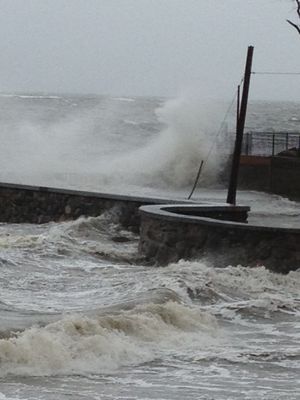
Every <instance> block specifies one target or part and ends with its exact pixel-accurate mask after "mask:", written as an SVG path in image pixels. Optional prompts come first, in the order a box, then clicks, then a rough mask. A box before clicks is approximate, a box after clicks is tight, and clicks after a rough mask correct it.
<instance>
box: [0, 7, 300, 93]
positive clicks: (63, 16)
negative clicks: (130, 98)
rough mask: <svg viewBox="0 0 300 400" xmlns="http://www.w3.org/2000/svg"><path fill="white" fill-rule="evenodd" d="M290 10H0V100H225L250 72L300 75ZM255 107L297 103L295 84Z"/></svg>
mask: <svg viewBox="0 0 300 400" xmlns="http://www.w3.org/2000/svg"><path fill="white" fill-rule="evenodd" d="M286 18H290V19H294V20H295V21H297V19H296V13H295V7H294V4H293V2H292V1H291V0H247V1H245V0H223V1H221V0H0V38H1V39H0V52H1V57H0V65H1V72H0V91H2V92H11V91H18V92H28V91H31V92H32V91H39V92H49V91H50V92H60V93H65V92H77V93H78V92H79V93H99V94H112V95H159V96H174V95H176V94H178V93H179V92H180V91H181V90H186V89H193V90H195V91H199V92H201V93H202V94H203V95H204V96H206V95H208V93H211V94H212V96H219V97H230V96H231V95H232V93H233V91H234V89H235V86H236V84H237V83H238V81H239V79H240V77H241V75H242V72H243V69H244V62H245V56H246V50H247V46H248V45H249V44H253V45H254V46H255V56H254V66H253V67H254V70H260V71H265V70H276V71H297V72H300V36H299V35H298V34H297V32H296V31H295V30H294V29H293V28H292V27H290V26H289V25H288V24H287V23H286V21H285V19H286ZM251 89H252V96H253V97H254V98H274V99H275V98H276V99H278V98H285V99H286V98H291V99H293V100H300V90H299V89H300V76H299V77H293V78H291V77H281V78H276V79H275V78H274V77H258V76H255V77H254V79H253V85H252V88H251Z"/></svg>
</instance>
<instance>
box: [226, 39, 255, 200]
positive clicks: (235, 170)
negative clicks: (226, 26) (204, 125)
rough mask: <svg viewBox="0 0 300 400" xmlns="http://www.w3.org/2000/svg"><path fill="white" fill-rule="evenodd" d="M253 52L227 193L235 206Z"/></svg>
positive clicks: (247, 73)
mask: <svg viewBox="0 0 300 400" xmlns="http://www.w3.org/2000/svg"><path fill="white" fill-rule="evenodd" d="M253 50H254V47H253V46H249V47H248V53H247V60H246V67H245V75H244V84H243V94H242V100H241V106H240V112H239V118H238V121H237V129H236V139H235V146H234V152H233V158H232V165H231V174H230V179H229V186H228V193H227V203H229V204H233V205H235V204H236V190H237V183H238V174H239V166H240V157H241V150H242V143H243V134H244V128H245V121H246V114H247V105H248V96H249V87H250V77H251V68H252V59H253Z"/></svg>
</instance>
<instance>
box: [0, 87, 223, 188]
mask: <svg viewBox="0 0 300 400" xmlns="http://www.w3.org/2000/svg"><path fill="white" fill-rule="evenodd" d="M13 100H15V101H17V100H18V102H21V103H20V104H19V103H18V107H20V110H19V111H20V112H19V115H18V118H16V119H15V118H14V117H13V115H12V116H10V117H9V118H8V119H7V120H6V121H5V123H3V126H2V132H1V139H2V143H3V145H2V153H3V157H2V159H3V164H4V165H3V172H2V175H3V177H2V180H4V181H9V180H12V181H15V182H18V183H19V182H22V183H29V184H30V183H33V184H39V185H44V186H47V185H52V186H64V187H66V186H76V187H79V188H81V189H82V188H87V187H89V188H91V187H93V189H95V190H99V191H114V192H116V191H118V192H121V191H125V192H126V191H128V187H135V188H136V190H137V191H138V189H137V188H140V189H139V190H140V191H141V190H144V189H145V188H160V189H163V190H165V191H166V190H174V189H176V190H178V189H182V188H187V187H189V186H190V185H191V183H192V182H193V180H194V178H195V175H196V173H197V169H198V167H199V164H200V162H201V160H205V166H204V169H203V174H202V176H201V181H202V184H205V185H209V184H212V183H213V182H216V180H217V177H218V173H219V171H220V169H222V164H223V161H224V157H223V156H224V145H222V150H221V154H222V155H220V152H218V146H217V145H216V135H217V133H218V131H219V129H220V125H221V122H222V119H223V117H224V110H223V106H221V105H220V103H219V104H218V103H216V102H214V103H212V102H210V101H203V100H202V99H201V100H200V99H199V98H197V97H196V96H193V95H190V94H187V95H186V94H185V95H183V96H181V97H179V98H178V99H174V100H167V101H166V102H165V103H164V104H162V101H161V100H160V99H156V100H152V101H150V100H147V99H145V100H144V102H145V104H144V103H143V102H142V101H139V102H136V101H133V102H126V101H123V100H122V101H121V100H117V99H110V98H109V97H95V98H93V99H86V98H84V97H82V98H80V97H79V98H70V99H68V102H65V101H64V99H63V98H58V99H56V98H54V99H49V98H47V99H46V100H45V103H43V106H41V105H39V112H38V113H30V112H29V111H28V110H27V109H26V107H25V105H26V104H25V103H26V101H27V102H28V101H31V102H34V101H38V100H40V99H12V101H13ZM75 101H76V103H75ZM22 102H24V104H23V103H22ZM73 103H74V105H73ZM149 105H150V106H151V107H152V109H151V110H149ZM56 108H58V109H59V110H60V112H59V113H58V115H57V114H54V115H53V109H56ZM24 110H26V112H25V111H24ZM150 111H151V112H150ZM23 113H24V115H23ZM129 117H130V121H131V122H132V123H130V124H128V120H129V119H128V118H129ZM223 144H224V140H223ZM225 153H226V151H225Z"/></svg>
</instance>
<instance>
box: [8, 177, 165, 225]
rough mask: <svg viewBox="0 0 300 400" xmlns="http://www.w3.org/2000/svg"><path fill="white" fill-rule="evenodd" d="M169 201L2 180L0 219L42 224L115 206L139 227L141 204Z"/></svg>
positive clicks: (128, 222) (95, 213)
mask: <svg viewBox="0 0 300 400" xmlns="http://www.w3.org/2000/svg"><path fill="white" fill-rule="evenodd" d="M166 203H172V201H171V200H168V199H157V198H146V197H137V196H136V197H135V196H121V195H113V194H106V193H93V192H82V191H76V190H65V189H55V188H48V187H36V186H25V185H17V184H8V183H0V204H1V207H0V222H10V223H37V224H40V223H46V222H49V221H65V220H71V219H76V218H78V217H80V216H98V215H100V214H102V213H103V212H104V211H106V210H109V209H112V208H115V209H116V210H117V212H118V216H119V221H120V223H121V224H122V225H124V226H125V227H127V228H129V229H132V230H134V231H138V229H139V225H140V215H139V212H138V209H139V207H140V206H142V205H149V204H166Z"/></svg>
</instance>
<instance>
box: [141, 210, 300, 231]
mask: <svg viewBox="0 0 300 400" xmlns="http://www.w3.org/2000/svg"><path fill="white" fill-rule="evenodd" d="M249 210H250V208H249V207H244V206H232V205H229V204H228V205H227V204H223V205H220V204H216V205H199V204H196V205H191V204H190V205H188V204H187V205H184V204H173V205H170V206H169V205H151V206H142V207H140V209H139V211H140V214H141V216H143V215H147V216H149V217H151V218H155V219H161V220H166V221H174V222H176V223H178V224H180V223H189V224H198V225H209V226H215V227H223V228H225V229H228V228H230V229H235V230H243V231H253V232H277V233H278V232H282V233H293V234H299V235H300V229H299V228H284V227H272V226H260V225H254V224H248V223H245V222H235V221H230V220H221V219H217V218H215V217H213V213H215V212H221V213H223V212H228V213H230V214H233V213H238V212H239V213H241V212H247V211H249ZM192 212H194V213H195V214H197V215H191V214H192ZM201 212H203V213H205V214H208V213H209V212H211V213H212V217H208V216H201V215H199V214H201Z"/></svg>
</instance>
